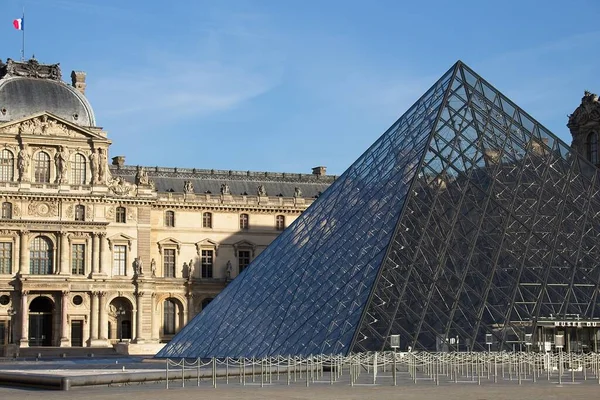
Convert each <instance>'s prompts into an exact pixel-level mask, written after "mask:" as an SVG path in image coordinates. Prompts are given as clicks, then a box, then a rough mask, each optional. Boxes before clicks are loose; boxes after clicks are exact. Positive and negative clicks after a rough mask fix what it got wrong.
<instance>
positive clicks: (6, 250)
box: [0, 242, 12, 274]
mask: <svg viewBox="0 0 600 400" xmlns="http://www.w3.org/2000/svg"><path fill="white" fill-rule="evenodd" d="M11 269H12V243H10V242H0V274H10V273H11Z"/></svg>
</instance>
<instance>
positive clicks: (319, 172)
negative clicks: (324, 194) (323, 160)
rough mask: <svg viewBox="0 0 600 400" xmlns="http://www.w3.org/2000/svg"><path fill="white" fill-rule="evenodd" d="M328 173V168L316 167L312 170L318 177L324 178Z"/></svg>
mask: <svg viewBox="0 0 600 400" xmlns="http://www.w3.org/2000/svg"><path fill="white" fill-rule="evenodd" d="M326 172H327V167H323V166H321V167H314V168H313V169H312V173H313V175H317V176H323V175H325V173H326Z"/></svg>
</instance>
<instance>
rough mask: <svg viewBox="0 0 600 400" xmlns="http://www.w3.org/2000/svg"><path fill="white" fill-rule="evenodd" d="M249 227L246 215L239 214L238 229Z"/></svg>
mask: <svg viewBox="0 0 600 400" xmlns="http://www.w3.org/2000/svg"><path fill="white" fill-rule="evenodd" d="M249 226H250V218H249V217H248V214H240V229H248V228H249Z"/></svg>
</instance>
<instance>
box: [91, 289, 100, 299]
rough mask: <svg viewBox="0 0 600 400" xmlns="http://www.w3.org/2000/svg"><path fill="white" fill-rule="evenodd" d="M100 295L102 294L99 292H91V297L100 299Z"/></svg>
mask: <svg viewBox="0 0 600 400" xmlns="http://www.w3.org/2000/svg"><path fill="white" fill-rule="evenodd" d="M99 294H100V292H99V291H98V290H92V291H91V292H90V295H91V296H92V297H98V295H99Z"/></svg>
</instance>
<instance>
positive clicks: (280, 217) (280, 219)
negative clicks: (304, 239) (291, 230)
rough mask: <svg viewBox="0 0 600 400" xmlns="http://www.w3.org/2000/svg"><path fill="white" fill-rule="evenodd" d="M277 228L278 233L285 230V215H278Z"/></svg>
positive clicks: (276, 218) (276, 219)
mask: <svg viewBox="0 0 600 400" xmlns="http://www.w3.org/2000/svg"><path fill="white" fill-rule="evenodd" d="M275 228H276V229H277V230H278V231H282V230H284V229H285V217H284V216H283V215H278V216H277V217H275Z"/></svg>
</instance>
